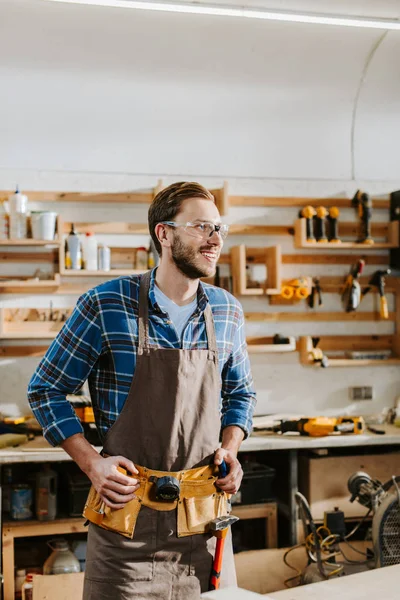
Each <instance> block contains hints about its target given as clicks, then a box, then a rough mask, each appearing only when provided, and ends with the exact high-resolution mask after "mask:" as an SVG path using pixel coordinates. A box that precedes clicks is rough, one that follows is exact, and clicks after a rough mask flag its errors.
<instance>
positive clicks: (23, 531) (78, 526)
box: [3, 517, 87, 538]
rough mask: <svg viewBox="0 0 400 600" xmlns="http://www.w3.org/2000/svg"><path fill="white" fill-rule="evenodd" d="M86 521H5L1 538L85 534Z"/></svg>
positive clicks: (71, 519) (74, 519)
mask: <svg viewBox="0 0 400 600" xmlns="http://www.w3.org/2000/svg"><path fill="white" fill-rule="evenodd" d="M85 522H86V519H83V518H81V517H70V518H68V519H56V520H55V521H36V520H30V521H5V522H4V523H3V537H6V538H9V537H12V538H20V537H35V536H39V535H59V534H62V533H85V532H86V531H87V527H85Z"/></svg>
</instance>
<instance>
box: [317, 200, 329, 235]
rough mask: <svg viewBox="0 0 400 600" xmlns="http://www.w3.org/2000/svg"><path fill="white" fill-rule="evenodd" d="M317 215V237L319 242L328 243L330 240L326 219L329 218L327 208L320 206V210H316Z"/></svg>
mask: <svg viewBox="0 0 400 600" xmlns="http://www.w3.org/2000/svg"><path fill="white" fill-rule="evenodd" d="M316 213H317V214H316V218H315V225H316V227H315V229H316V231H315V237H316V238H317V242H319V243H320V244H322V243H325V242H327V241H328V238H327V237H326V227H325V225H326V222H325V219H326V217H327V214H328V211H327V210H326V208H325V206H318V208H317V209H316Z"/></svg>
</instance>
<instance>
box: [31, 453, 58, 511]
mask: <svg viewBox="0 0 400 600" xmlns="http://www.w3.org/2000/svg"><path fill="white" fill-rule="evenodd" d="M56 515H57V473H56V472H55V471H53V470H52V469H51V468H50V465H48V464H46V465H43V468H42V470H41V471H39V472H38V473H36V517H37V519H38V520H39V521H53V520H54V519H55V518H56Z"/></svg>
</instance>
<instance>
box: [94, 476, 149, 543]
mask: <svg viewBox="0 0 400 600" xmlns="http://www.w3.org/2000/svg"><path fill="white" fill-rule="evenodd" d="M138 494H139V495H140V496H141V495H142V494H143V489H142V488H139V489H138V490H137V492H136V496H138ZM141 506H142V505H141V499H140V497H136V498H134V499H133V500H131V501H130V502H128V504H126V505H125V506H124V508H120V509H118V510H113V509H111V508H109V507H108V506H106V505H105V504H104V502H103V501H102V499H101V497H100V495H99V494H98V492H97V491H96V489H95V488H94V487H93V486H92V487H91V488H90V491H89V495H88V498H87V500H86V504H85V508H84V510H83V516H84V517H85V518H86V519H87V520H88V521H90V522H91V523H94V524H95V525H98V526H99V527H102V528H103V529H108V530H110V531H115V532H116V533H120V534H121V535H123V536H125V537H129V538H132V537H133V534H134V531H135V526H136V521H137V517H138V514H139V511H140V509H141Z"/></svg>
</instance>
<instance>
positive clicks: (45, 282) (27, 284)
mask: <svg viewBox="0 0 400 600" xmlns="http://www.w3.org/2000/svg"><path fill="white" fill-rule="evenodd" d="M60 285H61V280H60V275H59V274H58V273H55V274H54V279H37V278H33V277H32V278H27V279H4V280H1V279H0V294H52V293H53V292H55V291H57V290H58V288H59V287H60Z"/></svg>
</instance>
